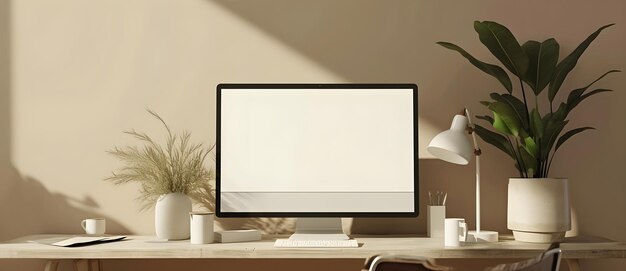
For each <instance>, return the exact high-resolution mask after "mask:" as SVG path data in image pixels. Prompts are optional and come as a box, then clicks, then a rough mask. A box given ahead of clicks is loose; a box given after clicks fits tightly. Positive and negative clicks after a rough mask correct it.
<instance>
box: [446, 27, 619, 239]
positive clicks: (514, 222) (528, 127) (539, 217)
mask: <svg viewBox="0 0 626 271" xmlns="http://www.w3.org/2000/svg"><path fill="white" fill-rule="evenodd" d="M612 25H613V24H609V25H605V26H602V27H600V28H599V29H598V30H596V31H595V32H593V33H592V34H591V35H590V36H589V37H587V38H586V39H585V40H584V41H583V42H582V43H581V44H580V45H578V47H576V49H574V50H573V51H572V52H571V53H570V54H568V55H567V56H566V57H565V58H563V59H562V60H560V61H559V44H558V42H557V41H556V40H555V39H553V38H550V39H547V40H545V41H543V42H539V41H534V40H529V41H527V42H525V43H524V44H522V45H520V43H518V41H517V39H516V38H515V36H514V35H513V34H512V33H511V31H509V29H507V28H506V27H504V26H503V25H500V24H498V23H495V22H490V21H484V22H480V21H476V22H474V30H476V32H477V33H478V38H479V39H480V41H481V42H482V44H483V45H484V46H485V47H487V49H488V50H489V51H490V52H491V54H493V56H495V57H496V58H497V59H498V60H499V61H500V62H501V63H502V65H504V66H505V67H506V69H507V70H508V71H509V72H510V73H511V74H512V75H513V76H514V81H515V82H513V81H512V80H511V78H510V77H509V74H508V73H507V72H506V71H505V70H504V69H503V68H501V67H500V66H497V65H494V64H489V63H485V62H482V61H480V60H478V59H476V58H474V57H473V56H472V55H470V54H469V53H467V52H466V51H465V50H463V49H462V48H461V47H459V46H457V45H455V44H452V43H449V42H438V43H437V44H439V45H441V46H443V47H445V48H447V49H450V50H454V51H456V52H458V53H460V54H461V55H462V56H463V57H465V58H466V59H467V60H468V61H469V62H470V63H471V64H472V65H474V66H475V67H476V68H478V69H480V70H481V71H483V72H485V73H487V74H489V75H491V76H493V77H494V78H496V79H497V80H498V81H499V82H500V83H501V84H502V87H504V90H505V91H504V92H503V93H491V94H490V98H491V100H488V101H481V104H483V105H484V106H486V107H488V108H489V110H490V111H491V112H492V113H493V116H477V118H479V119H482V120H484V121H486V122H488V124H489V126H491V127H492V128H493V129H487V128H485V127H483V126H480V125H475V127H474V131H475V132H476V133H477V134H478V135H479V136H480V137H481V138H482V139H483V140H484V141H485V142H487V143H489V144H491V145H493V146H495V147H496V148H498V149H499V150H501V151H503V152H504V153H506V154H507V155H508V156H510V157H511V158H512V159H513V161H514V162H515V168H516V169H517V171H518V173H519V178H510V179H509V191H508V193H509V194H508V210H507V220H508V221H507V222H508V228H509V229H511V230H512V231H513V234H514V236H515V239H516V240H520V241H528V242H553V241H557V240H559V239H562V238H563V237H564V236H565V232H566V231H567V230H569V229H570V228H571V221H570V208H569V197H568V180H567V179H563V178H550V177H549V176H550V174H549V173H550V167H551V165H552V162H553V159H554V157H555V154H556V152H557V151H558V150H559V148H560V147H561V146H562V145H563V143H565V142H566V141H567V140H569V139H570V138H572V137H573V136H574V135H576V134H579V133H581V132H583V131H586V130H589V129H593V128H592V127H578V128H574V129H569V130H568V131H566V132H563V131H564V129H565V127H566V126H567V124H568V122H569V120H568V115H569V113H570V112H571V111H572V110H573V109H574V108H575V107H576V106H577V105H578V104H580V103H581V102H582V101H584V100H585V99H587V98H589V97H590V96H592V95H595V94H598V93H602V92H607V91H611V90H609V89H602V88H599V89H591V90H590V88H591V86H592V85H593V84H594V83H596V82H597V81H599V80H600V79H602V78H604V77H605V76H606V75H608V74H610V73H614V72H619V71H618V70H610V71H608V72H606V73H604V74H602V75H600V76H599V77H598V78H597V79H596V80H594V81H592V82H591V83H589V84H588V85H586V86H583V87H581V88H577V89H574V90H571V91H570V93H569V94H568V95H567V98H566V99H564V100H563V101H561V102H558V101H557V100H556V99H555V98H556V96H557V94H558V93H559V90H560V89H561V86H562V84H563V82H564V80H565V78H566V77H567V75H568V74H569V72H570V71H571V70H572V69H573V68H574V67H575V66H576V63H577V61H578V59H579V58H580V56H581V55H582V54H583V53H584V52H585V50H586V49H587V47H588V46H589V45H590V44H591V43H592V42H593V41H594V40H595V38H596V37H597V36H598V35H599V34H600V32H601V31H602V30H604V29H605V28H607V27H610V26H612ZM515 79H516V80H515ZM514 83H515V84H516V85H518V86H519V87H518V90H514V87H513V85H514ZM545 89H547V91H544V90H545ZM520 98H521V99H520ZM540 99H542V101H540ZM544 99H547V101H545V100H544ZM542 106H543V107H542Z"/></svg>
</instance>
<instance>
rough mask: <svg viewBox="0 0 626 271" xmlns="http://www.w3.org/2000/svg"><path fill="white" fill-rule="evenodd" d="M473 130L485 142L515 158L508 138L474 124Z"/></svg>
mask: <svg viewBox="0 0 626 271" xmlns="http://www.w3.org/2000/svg"><path fill="white" fill-rule="evenodd" d="M474 132H475V133H476V134H477V135H478V136H479V137H480V138H482V139H483V140H484V141H485V142H487V143H489V144H491V145H493V146H494V147H496V148H498V149H500V150H501V151H503V152H504V153H506V154H507V155H509V156H510V157H511V158H513V159H516V158H515V154H514V153H513V149H512V148H511V144H510V143H509V141H508V139H507V138H506V137H504V136H503V135H501V134H498V133H496V132H493V131H490V130H488V129H485V128H484V127H482V126H480V125H478V124H475V125H474Z"/></svg>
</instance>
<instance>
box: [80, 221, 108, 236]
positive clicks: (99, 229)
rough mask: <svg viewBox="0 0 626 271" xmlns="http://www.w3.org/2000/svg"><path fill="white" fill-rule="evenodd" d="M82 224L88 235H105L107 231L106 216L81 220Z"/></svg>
mask: <svg viewBox="0 0 626 271" xmlns="http://www.w3.org/2000/svg"><path fill="white" fill-rule="evenodd" d="M80 226H82V227H83V230H85V233H86V234H88V235H103V234H104V232H105V231H106V220H104V218H87V219H85V220H83V221H82V222H80Z"/></svg>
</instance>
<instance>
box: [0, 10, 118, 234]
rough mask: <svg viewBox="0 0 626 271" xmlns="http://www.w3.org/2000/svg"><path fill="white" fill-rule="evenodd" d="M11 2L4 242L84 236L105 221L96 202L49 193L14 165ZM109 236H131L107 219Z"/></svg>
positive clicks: (6, 46) (1, 66) (0, 149)
mask: <svg viewBox="0 0 626 271" xmlns="http://www.w3.org/2000/svg"><path fill="white" fill-rule="evenodd" d="M10 10H11V5H10V1H0V40H1V41H2V42H0V218H1V219H0V241H4V240H7V239H12V238H16V237H19V236H23V235H27V234H37V233H80V232H82V231H83V230H82V228H81V226H80V222H81V221H82V220H83V219H85V218H88V217H103V216H102V214H99V213H98V212H95V211H92V210H93V209H95V208H97V207H98V206H97V204H96V203H95V201H94V200H93V199H92V198H90V197H86V198H83V199H77V198H72V197H68V196H66V195H63V194H61V193H52V192H50V191H48V190H47V189H46V188H45V187H44V186H43V185H42V184H41V182H39V181H37V180H35V179H32V178H28V177H22V176H21V175H20V173H19V172H18V170H17V169H16V168H15V166H14V165H13V164H12V163H11V158H12V153H11V144H12V138H11V136H12V135H11V126H12V124H11V112H12V110H11V80H10V79H11V47H10V44H11V43H10V37H11V34H10V29H11V17H10V15H11V14H10ZM105 218H106V219H107V232H109V233H128V229H126V228H125V227H124V226H122V225H121V224H120V223H119V222H117V221H115V220H113V219H111V218H107V217H105Z"/></svg>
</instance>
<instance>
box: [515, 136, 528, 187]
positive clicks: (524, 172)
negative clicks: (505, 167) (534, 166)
mask: <svg viewBox="0 0 626 271" xmlns="http://www.w3.org/2000/svg"><path fill="white" fill-rule="evenodd" d="M515 145H516V146H517V152H518V153H519V160H518V164H519V167H520V171H521V172H522V178H528V172H527V168H526V164H524V158H523V157H522V151H521V149H520V148H521V147H520V144H519V141H517V140H515Z"/></svg>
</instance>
